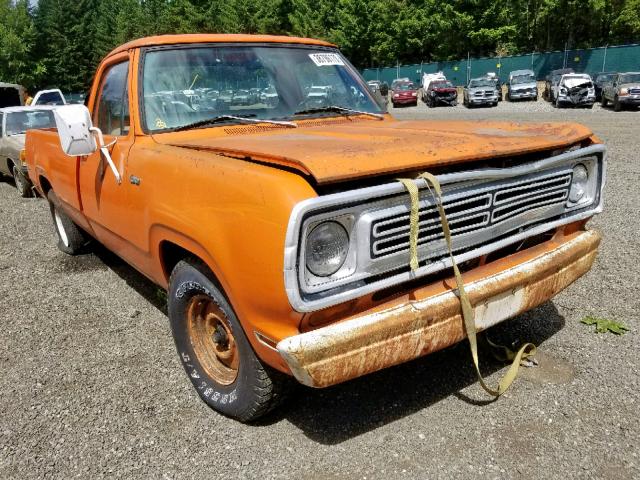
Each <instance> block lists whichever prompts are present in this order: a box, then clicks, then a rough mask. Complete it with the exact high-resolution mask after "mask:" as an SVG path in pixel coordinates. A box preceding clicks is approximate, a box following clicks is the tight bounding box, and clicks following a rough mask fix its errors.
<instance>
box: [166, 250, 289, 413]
mask: <svg viewBox="0 0 640 480" xmlns="http://www.w3.org/2000/svg"><path fill="white" fill-rule="evenodd" d="M212 278H213V275H212V274H211V273H210V271H209V269H208V268H207V266H206V265H205V264H203V263H202V262H200V261H198V260H196V259H191V260H183V261H180V262H179V263H178V264H177V265H176V267H175V268H174V269H173V272H172V273H171V279H170V281H169V292H168V296H167V298H168V310H169V321H170V323H171V331H172V332H173V338H174V340H175V342H176V348H177V349H178V355H179V357H180V360H181V362H182V365H183V367H184V369H185V371H186V373H187V376H188V377H189V380H191V383H192V384H193V386H194V387H195V389H196V392H197V393H198V395H199V396H200V398H201V399H202V400H203V401H204V402H205V403H206V404H207V405H209V406H210V407H211V408H213V409H214V410H217V411H218V412H220V413H222V414H224V415H227V416H229V417H232V418H235V419H237V420H239V421H241V422H250V421H252V420H255V419H257V418H259V417H261V416H263V415H265V414H267V413H269V412H270V411H271V410H273V409H274V408H275V407H277V406H278V405H279V404H280V403H281V402H282V401H283V400H284V398H286V393H287V391H288V389H289V387H290V386H291V384H292V381H291V379H290V378H289V377H287V376H286V375H284V374H282V373H280V372H277V371H275V370H273V369H272V368H270V367H269V366H267V365H264V364H263V363H262V362H261V361H260V360H259V359H258V357H257V356H256V354H255V352H254V351H253V348H252V347H251V344H250V343H249V340H248V339H247V337H246V335H245V333H244V330H243V329H242V326H241V325H240V322H239V321H238V318H237V317H236V314H235V312H234V311H233V309H232V308H231V305H230V304H229V302H228V301H227V299H226V298H225V296H224V295H223V294H222V292H221V291H220V289H219V288H218V287H217V286H216V284H215V283H214V282H213V281H212ZM202 302H204V303H205V304H208V305H210V306H211V307H212V308H214V309H215V312H216V316H214V317H213V318H215V319H216V320H215V321H217V322H218V323H219V324H222V322H224V330H225V331H226V332H228V334H229V336H228V337H227V336H226V335H227V334H225V338H226V342H227V343H226V347H227V348H229V344H231V345H233V352H234V353H233V355H234V357H235V356H237V358H238V363H237V367H236V369H235V377H233V374H232V376H231V377H229V376H228V374H229V371H230V370H232V369H228V368H226V366H225V365H222V369H223V370H222V373H220V370H216V369H219V368H220V365H221V362H220V360H219V359H218V358H215V356H211V355H209V356H207V355H206V353H207V352H211V351H212V350H211V348H215V349H216V350H215V351H216V352H217V351H220V344H219V343H215V342H216V341H215V340H214V337H215V333H214V335H213V336H211V337H210V339H209V340H208V341H209V342H211V346H210V345H209V344H205V343H203V340H202V339H203V338H204V339H205V341H206V340H207V337H206V336H203V335H201V334H200V335H199V334H198V333H196V332H198V331H199V330H198V329H197V328H195V327H194V326H193V325H194V324H195V322H194V317H193V316H192V315H193V314H192V313H190V312H193V311H194V309H195V308H199V307H194V306H193V305H194V304H195V305H200V304H201V303H202ZM201 316H202V315H201ZM201 316H200V317H201ZM196 317H197V318H200V317H198V316H197V315H196ZM218 319H219V320H218ZM215 332H216V333H217V328H216V330H215ZM229 339H231V340H229ZM217 341H218V342H219V340H217ZM196 345H199V347H196ZM203 345H204V346H203ZM199 352H200V353H199ZM203 352H204V353H203ZM216 355H217V353H216ZM203 359H204V361H203ZM212 362H213V363H212ZM214 364H216V365H214ZM211 372H216V373H214V374H211ZM215 375H218V377H221V376H223V377H224V376H225V375H226V377H224V378H228V379H229V380H228V381H220V380H219V379H217V378H216V377H215Z"/></svg>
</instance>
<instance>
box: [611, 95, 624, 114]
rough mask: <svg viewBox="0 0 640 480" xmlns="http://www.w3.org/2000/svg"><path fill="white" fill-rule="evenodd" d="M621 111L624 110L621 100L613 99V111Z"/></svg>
mask: <svg viewBox="0 0 640 480" xmlns="http://www.w3.org/2000/svg"><path fill="white" fill-rule="evenodd" d="M620 110H622V104H621V103H620V99H619V98H618V97H615V98H614V99H613V111H614V112H619V111H620Z"/></svg>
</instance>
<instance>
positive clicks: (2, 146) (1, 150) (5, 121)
mask: <svg viewBox="0 0 640 480" xmlns="http://www.w3.org/2000/svg"><path fill="white" fill-rule="evenodd" d="M52 127H55V120H54V118H53V112H52V111H51V108H47V107H45V106H41V107H38V108H35V107H7V108H1V109H0V174H4V175H8V176H11V177H13V180H14V182H15V184H16V188H17V190H18V193H19V194H20V196H21V197H25V198H26V197H30V196H32V194H33V188H32V187H33V185H32V184H31V181H30V180H29V174H28V172H27V165H26V163H25V159H24V157H23V156H22V155H21V152H22V151H23V150H24V143H25V133H26V132H27V130H30V129H33V128H52Z"/></svg>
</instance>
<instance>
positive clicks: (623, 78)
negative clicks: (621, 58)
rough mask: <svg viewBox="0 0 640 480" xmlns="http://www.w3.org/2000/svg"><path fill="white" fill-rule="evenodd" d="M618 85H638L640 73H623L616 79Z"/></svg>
mask: <svg viewBox="0 0 640 480" xmlns="http://www.w3.org/2000/svg"><path fill="white" fill-rule="evenodd" d="M618 82H619V83H640V73H625V74H624V75H620V76H619V77H618Z"/></svg>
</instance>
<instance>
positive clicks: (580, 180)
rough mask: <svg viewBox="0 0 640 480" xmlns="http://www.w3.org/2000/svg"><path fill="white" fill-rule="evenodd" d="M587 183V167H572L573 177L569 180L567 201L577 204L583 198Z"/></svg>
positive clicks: (578, 165) (579, 165)
mask: <svg viewBox="0 0 640 480" xmlns="http://www.w3.org/2000/svg"><path fill="white" fill-rule="evenodd" d="M588 182H589V172H588V170H587V167H585V166H584V165H583V164H581V163H579V164H577V165H576V166H575V167H573V177H572V179H571V190H569V201H570V202H573V203H578V202H579V201H580V199H581V198H582V197H584V194H585V192H586V191H587V183H588Z"/></svg>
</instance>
